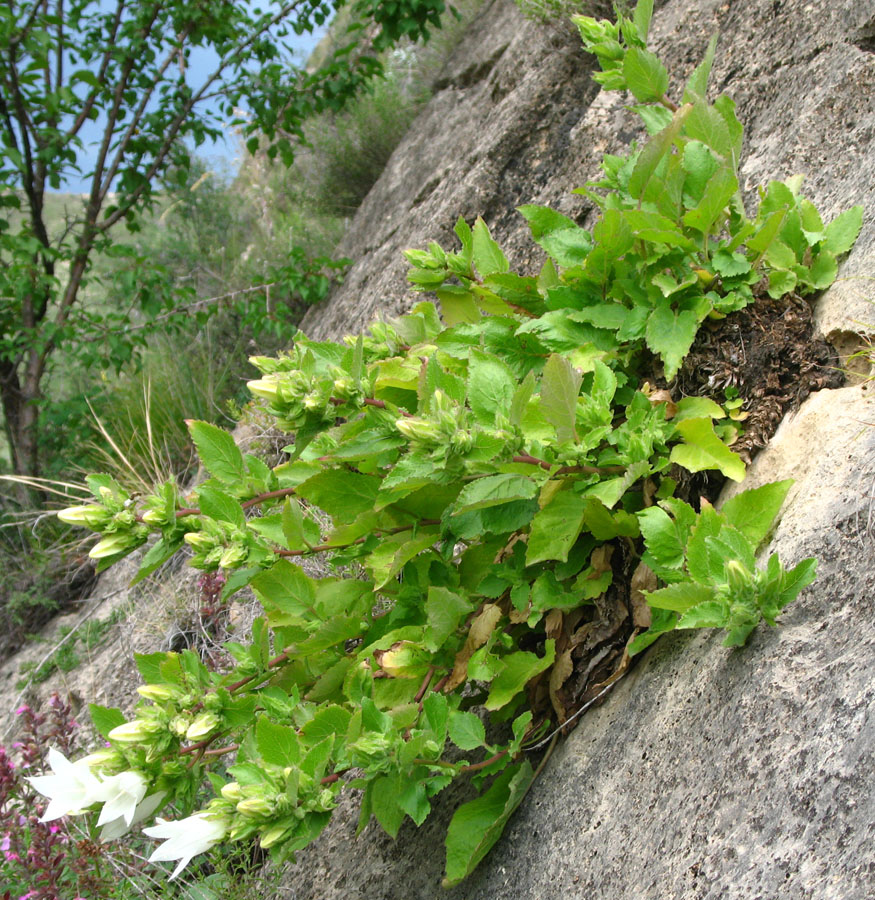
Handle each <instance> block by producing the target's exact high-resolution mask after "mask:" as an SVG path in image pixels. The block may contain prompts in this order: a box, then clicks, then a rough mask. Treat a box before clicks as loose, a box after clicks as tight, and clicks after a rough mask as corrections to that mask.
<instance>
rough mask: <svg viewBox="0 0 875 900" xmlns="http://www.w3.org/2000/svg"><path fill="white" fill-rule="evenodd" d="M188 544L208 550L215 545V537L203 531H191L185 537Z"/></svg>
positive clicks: (198, 548)
mask: <svg viewBox="0 0 875 900" xmlns="http://www.w3.org/2000/svg"><path fill="white" fill-rule="evenodd" d="M183 540H184V541H185V543H186V544H190V545H191V546H192V547H194V548H195V549H197V550H206V549H207V548H208V547H212V546H213V543H214V541H213V539H212V538H211V537H210V536H209V535H208V534H204V533H203V532H202V531H189V532H188V533H187V534H186V535H185V537H184V538H183Z"/></svg>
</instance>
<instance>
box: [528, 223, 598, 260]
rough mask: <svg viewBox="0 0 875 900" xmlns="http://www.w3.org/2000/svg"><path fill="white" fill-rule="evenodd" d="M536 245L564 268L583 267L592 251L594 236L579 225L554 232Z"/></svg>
mask: <svg viewBox="0 0 875 900" xmlns="http://www.w3.org/2000/svg"><path fill="white" fill-rule="evenodd" d="M536 243H538V244H540V246H541V247H543V248H544V250H545V251H546V252H547V253H548V254H549V255H550V256H551V257H552V258H553V259H554V260H555V261H556V262H557V263H558V264H559V265H560V266H562V267H564V268H571V267H572V266H580V265H583V263H585V262H586V259H587V257H588V256H589V254H590V251H591V250H592V236H591V235H590V233H589V232H588V231H587V230H586V229H584V228H581V227H580V226H579V225H574V226H573V227H572V228H563V229H561V230H559V231H553V232H551V233H550V234H547V235H544V237H542V238H541V239H540V240H538V241H537V242H536Z"/></svg>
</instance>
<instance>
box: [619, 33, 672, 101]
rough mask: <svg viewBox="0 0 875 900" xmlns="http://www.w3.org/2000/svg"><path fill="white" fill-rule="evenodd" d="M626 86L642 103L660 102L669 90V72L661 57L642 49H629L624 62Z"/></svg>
mask: <svg viewBox="0 0 875 900" xmlns="http://www.w3.org/2000/svg"><path fill="white" fill-rule="evenodd" d="M623 77H624V78H625V79H626V85H627V86H628V88H629V90H630V91H631V92H632V93H633V94H634V95H635V99H636V100H640V101H641V102H642V103H644V102H647V101H648V100H659V99H660V98H661V97H663V96H664V94H665V92H666V91H667V90H668V72H667V71H666V68H665V66H664V65H663V64H662V63H661V62H660V60H659V57H658V56H657V55H656V54H655V53H651V52H650V51H649V50H642V49H641V48H640V47H629V48H628V49H627V50H626V56H625V58H624V60H623Z"/></svg>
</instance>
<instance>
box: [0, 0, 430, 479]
mask: <svg viewBox="0 0 875 900" xmlns="http://www.w3.org/2000/svg"><path fill="white" fill-rule="evenodd" d="M338 5H339V4H337V3H332V2H327V0H326V2H318V0H294V2H286V3H278V4H272V5H270V6H269V7H268V8H267V9H266V10H264V11H262V10H260V9H257V8H254V7H252V6H251V5H250V4H247V3H242V2H227V0H223V2H219V3H187V2H178V0H173V2H165V0H148V2H144V3H128V2H127V0H117V2H114V3H109V4H107V3H104V2H100V0H57V2H10V3H8V4H5V5H4V6H3V7H2V9H0V142H2V146H3V155H2V160H0V212H2V213H3V215H4V217H3V218H2V219H0V335H2V338H0V399H2V404H3V413H4V420H5V428H6V434H7V438H8V441H9V443H10V446H11V449H12V454H13V464H14V469H15V471H16V472H18V473H19V474H25V475H35V474H37V473H38V471H39V449H40V448H39V434H38V417H39V409H40V405H41V403H42V402H43V400H44V393H45V390H44V388H45V384H44V382H45V379H46V377H47V375H48V374H49V373H50V371H51V363H52V359H53V356H54V355H55V354H56V353H57V352H58V351H59V350H64V351H66V352H68V353H71V354H73V355H74V356H75V355H76V354H77V352H78V349H79V347H80V346H81V345H82V344H83V342H84V343H88V342H89V340H91V339H93V338H94V337H95V336H98V337H100V338H101V342H102V343H101V346H102V348H103V349H104V352H105V356H106V358H107V360H108V361H109V362H110V363H111V364H115V365H119V364H121V363H123V362H125V361H126V360H127V359H129V358H130V355H131V342H132V337H131V336H130V334H129V332H128V331H127V327H128V325H129V324H130V323H131V322H135V323H138V324H139V323H142V322H143V321H148V320H150V319H154V318H156V317H158V316H161V315H165V316H166V315H167V314H169V313H172V311H173V310H174V308H175V307H176V305H177V304H178V303H179V298H178V297H177V296H176V295H175V294H174V292H173V290H172V289H171V285H170V283H169V282H168V280H167V279H166V278H165V277H164V275H163V273H162V272H161V271H160V270H159V271H155V270H154V269H152V268H151V267H150V265H149V260H147V259H141V258H134V259H131V260H130V263H131V266H130V270H129V278H128V281H127V283H126V284H125V285H124V290H123V291H122V292H121V295H120V296H119V295H115V294H113V295H112V297H111V299H110V300H109V301H108V302H107V303H106V304H105V305H103V306H95V304H85V303H83V302H82V298H83V293H84V291H83V289H84V288H85V287H86V285H87V284H88V281H89V277H90V276H91V272H92V263H93V260H94V256H95V253H102V254H107V255H110V256H112V255H116V256H118V255H125V254H128V255H130V251H129V250H126V249H125V248H124V247H121V246H119V245H118V244H116V243H115V242H114V239H113V233H114V229H116V227H117V226H120V225H126V226H127V227H128V228H130V229H136V228H137V227H138V224H139V221H140V218H141V216H142V214H143V213H144V212H145V211H146V210H148V209H149V208H150V207H152V206H153V205H154V204H155V202H156V200H157V199H158V194H159V191H160V187H161V184H162V180H163V179H165V178H166V177H167V176H168V174H169V173H173V174H174V176H175V177H177V178H179V179H180V180H181V182H182V183H184V182H185V179H186V177H187V173H188V170H189V168H190V165H191V152H192V148H193V147H197V146H199V145H201V144H202V143H203V142H204V141H206V140H208V139H210V138H214V137H216V136H218V135H219V134H220V133H221V131H222V123H223V121H226V122H227V121H230V122H232V123H234V124H236V125H237V126H239V127H240V128H241V129H242V131H243V133H244V135H248V136H249V137H248V143H249V146H250V148H251V149H255V148H256V147H257V146H258V145H259V143H262V142H264V141H265V140H266V152H267V153H268V154H269V155H270V156H271V157H273V156H276V155H279V156H280V157H282V158H283V159H284V160H287V161H288V160H290V159H291V157H292V155H293V152H294V151H293V141H294V139H295V138H296V137H300V136H301V134H302V125H303V122H304V121H305V120H306V119H307V118H308V117H309V116H311V115H313V114H314V113H317V112H320V111H322V110H326V109H331V110H337V109H340V108H342V107H343V105H344V104H345V102H346V101H347V100H348V99H349V98H350V97H351V96H353V95H354V94H355V93H356V92H357V91H358V90H360V89H361V87H362V86H363V85H364V84H365V83H367V82H368V81H369V80H370V79H372V78H374V77H375V76H377V75H379V73H380V71H381V63H380V61H379V58H378V56H377V55H376V52H377V51H379V50H381V49H384V48H385V47H388V46H391V45H392V44H393V43H394V42H395V41H397V40H399V39H400V38H401V37H402V36H405V37H409V38H412V39H414V40H415V39H418V38H426V37H427V36H428V34H429V27H431V26H435V27H437V26H439V24H440V15H441V13H442V12H443V10H444V3H443V0H405V2H401V3H398V2H394V0H393V2H386V0H358V2H357V3H356V4H355V6H354V9H355V13H356V15H355V19H356V21H357V22H358V23H359V25H360V26H364V25H367V24H369V23H373V24H374V25H376V26H377V28H378V30H377V33H376V36H375V37H374V38H373V40H371V41H370V43H369V44H368V45H366V44H365V41H364V38H363V37H362V34H363V32H362V31H361V30H360V31H358V32H356V33H351V34H350V36H349V41H348V43H347V44H346V46H345V47H344V48H343V49H342V50H341V51H340V52H339V53H338V54H336V55H335V57H334V58H333V59H332V60H331V61H330V62H329V63H328V64H326V65H325V66H324V67H323V68H321V69H320V70H319V71H317V72H315V73H307V72H305V71H302V70H301V69H299V68H298V67H296V66H295V65H294V63H293V61H292V58H291V55H290V51H289V50H288V48H287V46H286V41H287V39H288V38H289V37H291V35H292V34H293V33H297V34H301V33H302V32H305V31H311V30H312V29H313V28H314V27H315V26H317V25H321V24H322V23H324V22H325V21H326V20H327V18H328V17H329V16H330V15H331V14H332V13H333V11H334V9H335V8H336V7H337V6H338ZM205 50H209V51H211V53H212V58H213V59H214V63H213V64H212V68H211V69H210V70H208V74H206V75H204V76H202V77H194V76H193V75H192V71H193V70H192V68H191V67H190V66H189V60H190V57H191V54H192V53H193V52H201V53H202V52H203V51H205ZM241 110H243V112H241ZM95 129H96V131H97V134H98V137H97V141H96V149H95V152H94V155H93V157H92V156H91V155H90V153H89V148H88V147H87V142H88V140H89V139H88V138H87V137H86V136H87V135H88V134H89V133H90V132H91V131H92V130H95ZM74 176H76V177H84V178H86V179H87V184H88V188H87V191H86V194H85V195H84V197H83V198H82V202H81V205H80V206H79V208H78V209H76V210H75V212H73V213H72V214H70V215H68V217H67V221H66V222H65V223H63V225H62V226H60V227H59V228H58V229H56V230H55V231H54V232H53V231H52V230H51V229H50V224H49V222H48V219H47V214H46V206H47V193H48V192H50V191H52V190H59V189H61V188H62V187H63V186H64V185H65V184H66V183H67V181H68V179H70V178H71V177H74ZM298 262H299V261H297V260H295V261H294V264H295V265H296V266H297V268H298V269H300V266H299V265H298ZM135 339H138V338H135Z"/></svg>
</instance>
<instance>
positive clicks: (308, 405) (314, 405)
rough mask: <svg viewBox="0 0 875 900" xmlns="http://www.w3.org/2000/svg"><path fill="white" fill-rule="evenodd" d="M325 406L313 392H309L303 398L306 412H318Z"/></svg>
mask: <svg viewBox="0 0 875 900" xmlns="http://www.w3.org/2000/svg"><path fill="white" fill-rule="evenodd" d="M324 406H325V403H324V402H323V400H322V398H321V397H320V396H319V394H317V393H316V392H315V391H310V393H309V394H307V396H306V397H304V409H306V410H307V412H318V411H319V410H321V409H322V408H323V407H324Z"/></svg>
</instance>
